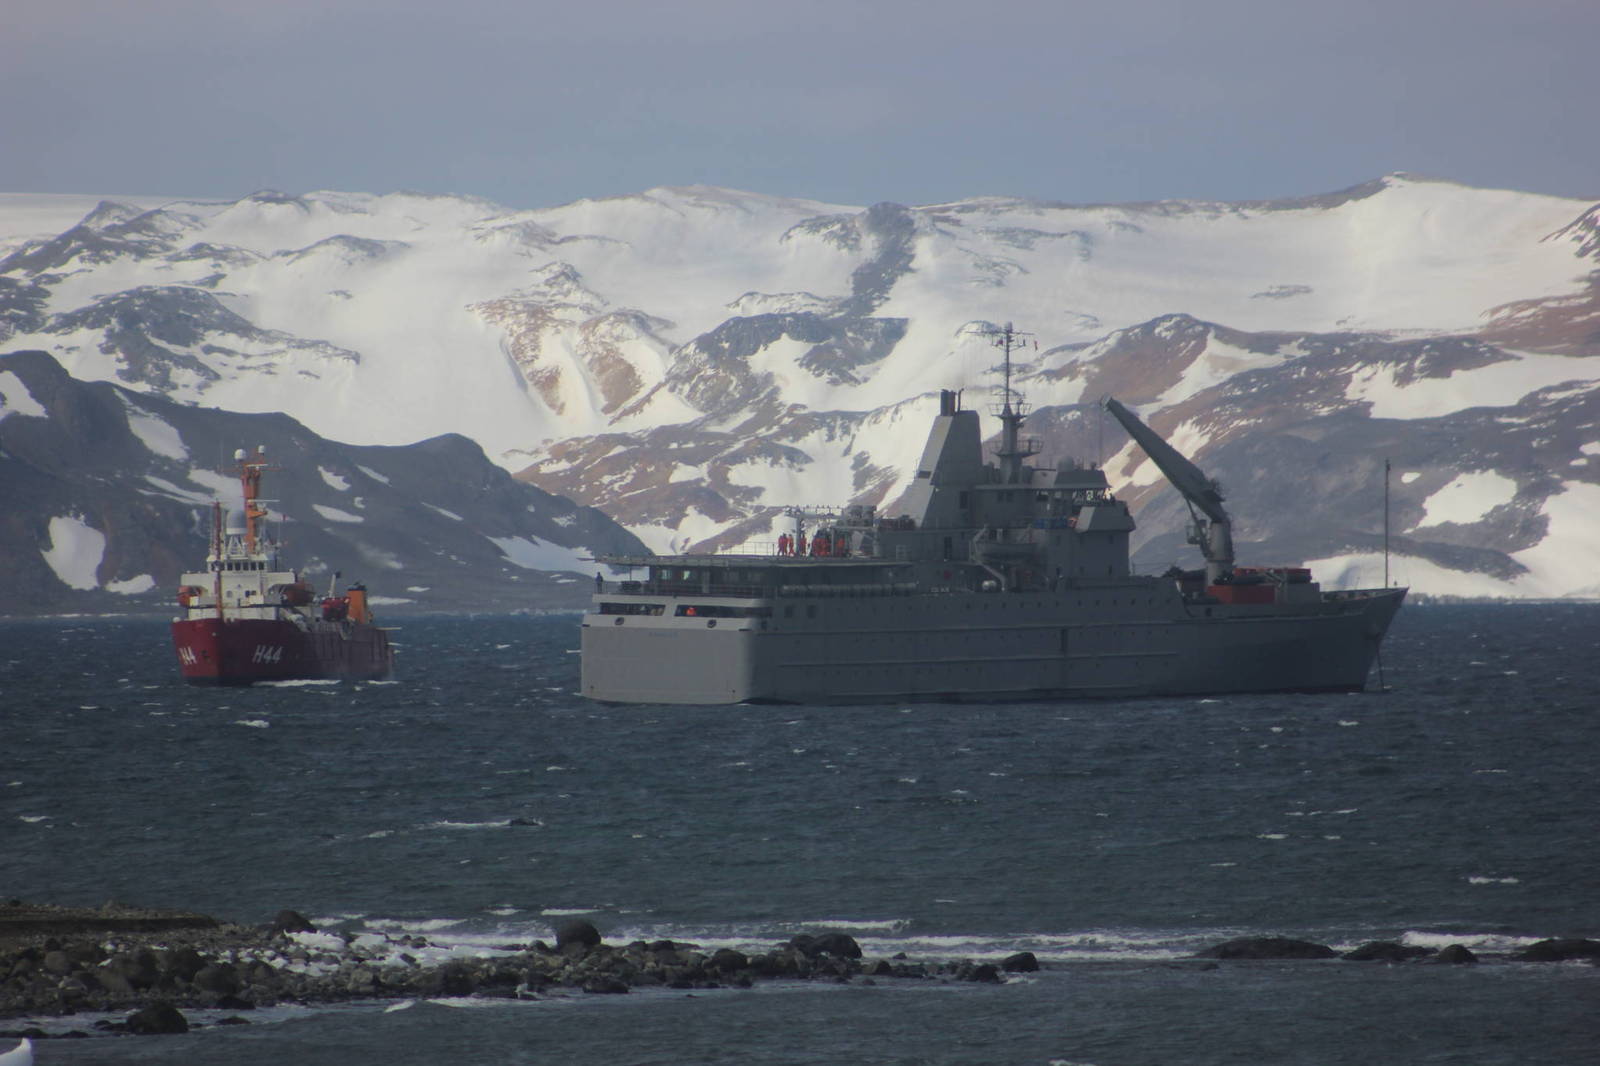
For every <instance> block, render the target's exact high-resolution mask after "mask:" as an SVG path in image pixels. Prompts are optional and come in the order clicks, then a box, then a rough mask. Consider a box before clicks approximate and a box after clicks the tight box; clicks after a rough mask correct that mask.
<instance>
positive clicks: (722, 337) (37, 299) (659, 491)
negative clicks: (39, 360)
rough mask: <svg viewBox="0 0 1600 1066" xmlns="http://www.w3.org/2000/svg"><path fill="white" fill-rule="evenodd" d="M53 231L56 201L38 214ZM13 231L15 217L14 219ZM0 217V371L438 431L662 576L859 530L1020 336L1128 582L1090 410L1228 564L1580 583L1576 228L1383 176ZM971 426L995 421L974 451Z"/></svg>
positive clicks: (373, 432) (1156, 549) (318, 200)
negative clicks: (1248, 197) (925, 202)
mask: <svg viewBox="0 0 1600 1066" xmlns="http://www.w3.org/2000/svg"><path fill="white" fill-rule="evenodd" d="M50 206H51V207H52V209H53V210H54V211H55V212H56V214H55V215H54V216H52V218H54V219H57V220H58V219H59V218H60V217H61V214H60V212H61V210H62V208H63V206H64V205H62V204H61V203H59V202H56V203H53V204H52V205H50ZM30 211H35V212H36V213H33V214H30V213H29V212H30ZM44 218H45V216H44V215H43V214H42V213H38V209H37V208H36V206H35V205H30V202H29V201H27V200H25V199H24V198H8V197H3V196H0V255H4V258H3V259H0V350H17V349H20V348H39V349H43V350H45V351H48V352H50V353H51V354H52V355H53V356H54V357H55V358H56V359H57V360H59V361H60V362H61V364H62V365H63V366H64V367H66V368H67V369H68V370H69V371H70V373H71V374H73V375H74V376H76V377H78V378H81V379H85V380H98V381H114V382H117V383H118V384H121V385H124V386H126V387H128V388H131V389H136V390H140V391H143V392H147V393H151V394H158V393H159V394H162V395H165V396H168V397H170V398H173V399H175V400H179V401H183V402H187V403H193V404H201V405H206V406H211V407H219V408H224V409H228V410H232V411H253V412H264V411H283V412H287V413H289V414H290V415H292V416H293V417H295V418H296V419H299V420H300V421H302V422H304V423H305V424H306V425H307V426H308V427H309V428H310V429H311V430H313V431H315V432H316V433H319V434H321V435H323V436H325V437H329V438H332V439H336V440H340V441H347V442H350V443H353V444H359V445H397V444H404V443H409V442H412V441H415V440H417V439H419V438H424V437H430V436H434V435H438V434H445V433H459V434H462V435H465V436H468V437H470V438H471V439H473V440H475V441H476V442H478V443H479V444H480V445H481V446H482V447H483V448H484V450H485V451H486V452H487V453H488V455H489V456H490V457H491V458H492V459H493V460H495V461H496V462H498V463H500V464H501V465H503V466H505V467H506V468H508V469H510V470H513V471H517V472H518V473H519V476H521V477H523V478H524V479H526V480H528V481H531V482H533V483H535V484H538V485H540V486H542V487H544V488H546V489H549V490H551V491H554V492H559V493H562V494H564V495H566V496H570V497H571V498H573V499H575V500H578V501H580V502H583V503H586V504H592V505H596V506H599V507H600V508H602V509H603V510H605V511H606V512H607V513H609V514H611V515H612V516H613V517H615V518H617V519H618V520H619V521H621V522H623V523H624V524H625V525H627V526H629V527H630V528H631V529H632V530H633V531H634V532H636V533H637V534H639V535H640V536H641V537H643V538H644V540H645V541H646V542H647V543H649V544H651V545H652V546H653V547H656V548H657V549H666V548H669V547H672V548H682V547H688V546H691V545H705V544H715V545H723V546H726V545H731V544H735V543H738V542H740V541H743V540H745V539H747V538H757V539H760V538H763V537H770V536H771V533H772V530H773V523H774V521H775V520H776V515H777V513H778V511H779V509H780V508H781V507H783V506H784V505H787V504H790V503H803V504H811V505H816V504H839V503H843V502H845V501H846V500H847V499H849V500H856V501H863V502H872V503H877V504H880V505H882V506H888V507H891V508H892V503H893V501H894V499H895V498H896V497H897V496H898V495H899V494H900V492H901V491H902V490H903V489H904V487H905V485H906V483H907V480H908V479H909V477H910V476H911V475H912V474H913V473H914V467H915V464H916V459H917V456H918V454H919V453H920V449H921V445H922V439H923V435H924V429H925V425H926V421H927V418H928V417H929V415H930V414H931V413H932V410H933V404H934V402H935V401H934V399H933V396H934V394H935V393H936V391H937V390H938V389H940V388H966V389H968V390H969V393H968V403H969V405H974V404H975V402H976V399H977V396H978V392H977V391H976V390H982V389H984V388H986V387H987V386H988V385H989V384H991V383H992V380H993V379H992V377H991V375H990V374H989V373H988V371H989V370H990V368H991V367H992V365H993V363H994V362H995V358H996V356H995V353H994V351H993V349H992V348H991V347H990V346H989V344H988V341H987V338H986V337H985V336H983V334H982V332H981V330H982V329H983V328H984V327H985V326H987V325H990V324H994V323H1001V322H1007V321H1010V322H1014V323H1015V324H1016V325H1017V327H1018V328H1020V329H1023V330H1027V331H1029V332H1030V333H1031V334H1033V336H1034V338H1035V339H1036V340H1037V342H1038V345H1039V347H1038V349H1037V351H1036V352H1035V351H1030V352H1029V353H1028V354H1029V358H1028V360H1027V361H1026V363H1025V364H1024V365H1023V366H1022V367H1021V368H1020V374H1019V380H1018V382H1017V383H1018V385H1019V386H1020V388H1021V389H1022V390H1023V391H1024V392H1025V393H1026V395H1027V399H1028V401H1029V402H1030V404H1031V405H1032V407H1033V415H1032V417H1031V419H1030V420H1029V423H1028V425H1027V427H1026V430H1025V432H1026V433H1028V434H1029V435H1030V436H1036V437H1039V438H1041V439H1042V443H1043V445H1044V450H1043V456H1044V457H1047V458H1049V457H1056V456H1065V455H1072V456H1075V457H1079V458H1084V459H1089V460H1094V461H1103V462H1105V463H1106V465H1107V469H1108V472H1109V473H1110V475H1111V477H1112V480H1113V484H1114V486H1115V487H1116V488H1117V490H1118V491H1119V492H1120V493H1122V494H1124V495H1127V496H1129V497H1130V499H1132V501H1133V502H1134V503H1135V505H1136V507H1137V508H1138V517H1139V521H1140V525H1141V530H1140V534H1139V536H1140V538H1141V539H1140V540H1139V541H1138V543H1139V545H1140V547H1139V552H1138V555H1137V557H1136V561H1137V562H1139V563H1141V564H1142V565H1143V566H1145V567H1146V568H1156V569H1164V568H1165V567H1166V566H1167V565H1170V564H1171V563H1172V562H1174V561H1179V560H1187V559H1188V558H1189V555H1188V552H1189V549H1188V548H1186V547H1185V546H1184V545H1183V544H1182V535H1181V529H1182V525H1183V521H1182V519H1183V518H1184V513H1183V508H1182V504H1181V501H1180V500H1179V499H1178V498H1177V496H1176V494H1175V493H1173V492H1172V491H1171V490H1170V489H1167V488H1166V487H1165V486H1164V485H1162V484H1161V483H1160V479H1159V475H1158V473H1157V472H1156V471H1155V469H1154V467H1153V464H1150V463H1148V462H1146V461H1144V460H1143V459H1142V457H1141V456H1139V455H1138V454H1136V453H1135V452H1134V451H1133V450H1132V449H1131V447H1129V446H1128V445H1127V442H1126V438H1125V437H1124V436H1123V435H1122V434H1121V433H1120V430H1118V429H1116V427H1115V423H1109V424H1108V420H1106V419H1104V418H1102V417H1101V416H1100V415H1099V414H1098V413H1097V408H1096V407H1095V406H1094V403H1095V401H1097V400H1098V399H1099V398H1100V397H1101V396H1103V395H1106V394H1114V395H1116V396H1118V397H1119V398H1120V399H1122V400H1123V401H1124V402H1126V403H1129V404H1130V405H1131V406H1134V407H1135V408H1136V409H1137V410H1139V412H1140V413H1141V414H1142V415H1144V416H1145V417H1146V419H1147V420H1148V421H1150V422H1151V423H1152V424H1154V425H1155V426H1156V427H1157V428H1159V429H1161V430H1162V431H1163V432H1165V433H1166V434H1167V435H1168V436H1169V438H1170V439H1171V440H1172V441H1173V442H1174V443H1175V444H1176V445H1177V446H1178V447H1180V448H1181V449H1183V450H1185V451H1186V452H1187V453H1188V454H1190V455H1191V457H1192V458H1194V459H1195V460H1196V461H1197V462H1198V463H1199V464H1200V465H1201V466H1202V467H1203V468H1204V469H1206V470H1207V472H1208V473H1210V474H1211V475H1213V476H1215V477H1217V478H1218V479H1219V480H1221V481H1222V482H1223V483H1224V486H1225V488H1226V489H1227V490H1228V492H1229V496H1230V501H1231V502H1230V506H1231V508H1232V510H1233V512H1234V514H1235V520H1236V532H1235V535H1236V537H1237V539H1238V540H1239V541H1240V542H1241V543H1240V556H1241V559H1242V560H1243V561H1249V562H1262V563H1265V562H1271V563H1298V562H1306V561H1310V562H1312V563H1313V564H1314V565H1318V566H1319V569H1320V571H1321V573H1322V576H1323V577H1324V578H1325V579H1327V580H1330V581H1335V582H1339V581H1342V582H1345V583H1350V584H1355V583H1373V582H1376V581H1378V580H1380V579H1381V576H1382V561H1381V556H1380V552H1381V546H1382V540H1383V537H1382V530H1383V515H1382V508H1383V495H1384V493H1383V466H1384V460H1385V459H1389V460H1391V462H1392V464H1393V469H1394V476H1393V479H1392V483H1391V515H1392V518H1391V524H1390V528H1391V531H1392V538H1391V544H1392V547H1393V550H1394V553H1395V556H1394V560H1393V569H1394V576H1395V578H1396V579H1397V580H1399V581H1404V582H1409V583H1410V584H1412V585H1413V587H1415V588H1417V589H1419V590H1420V591H1426V592H1434V593H1455V594H1465V595H1508V596H1559V595H1596V594H1600V443H1597V442H1600V415H1597V411H1596V395H1597V390H1600V205H1595V204H1591V203H1588V202H1585V201H1576V200H1569V199H1562V198H1557V197H1549V196H1538V195H1532V194H1526V193H1519V192H1512V191H1502V190H1488V189H1475V188H1469V187H1465V186H1461V185H1457V184H1453V183H1449V182H1443V181H1434V180H1426V179H1420V178H1416V177H1411V176H1406V175H1391V176H1389V177H1386V178H1383V179H1381V180H1378V181H1374V182H1370V183H1368V184H1365V185H1361V186H1357V187H1355V188H1352V189H1348V190H1345V191H1343V192H1339V193H1334V194H1329V195H1324V196H1316V197H1308V198H1304V199H1298V200H1285V201H1271V202H1257V203H1231V204H1228V203H1195V202H1162V203H1153V204H1120V205H1068V204H1052V203H1037V202H1028V201H1020V200H1010V199H996V198H989V199H977V200H968V201H962V202H960V203H954V204H943V205H934V206H924V207H904V206H900V205H896V204H878V205H876V206H873V207H870V208H865V209H863V208H858V207H847V206H840V205H829V204H822V203H816V202H811V201H801V200H791V199H781V198H776V197H768V196H761V195H757V194H751V193H742V192H736V191H731V190H725V189H715V188H705V187H694V188H687V189H656V190H651V191H649V192H646V193H642V194H639V195H636V196H628V197H620V198H614V199H607V200H585V201H579V202H577V203H573V204H567V205H564V206H561V207H555V208H550V209H545V210H536V211H512V210H508V209H505V208H501V207H498V206H496V205H494V204H491V203H487V202H484V201H481V200H473V199H467V198H460V197H425V196H417V195H408V194H396V195H390V196H366V195H355V194H344V193H315V194H309V195H305V196H285V195H280V194H275V193H261V194H257V195H254V196H250V197H246V198H244V199H242V200H239V201H235V202H231V203H193V202H174V203H169V204H164V205H161V206H159V207H156V208H154V209H149V208H148V205H145V204H135V205H123V204H119V203H116V202H110V201H108V202H105V203H102V204H99V205H98V206H93V207H92V210H88V211H87V213H86V214H85V216H84V217H83V218H82V220H81V221H80V222H78V223H77V224H76V225H74V226H71V227H69V228H66V229H64V230H57V231H54V232H52V231H51V228H50V226H49V225H48V224H46V223H45V221H44ZM991 428H996V427H991Z"/></svg>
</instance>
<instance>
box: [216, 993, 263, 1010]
mask: <svg viewBox="0 0 1600 1066" xmlns="http://www.w3.org/2000/svg"><path fill="white" fill-rule="evenodd" d="M212 1006H213V1007H216V1008H217V1009H218V1010H255V1009H256V1005H255V1004H254V1003H252V1002H250V1001H249V1000H248V999H240V998H239V997H238V996H218V997H217V1001H216V1002H215V1003H213V1004H212Z"/></svg>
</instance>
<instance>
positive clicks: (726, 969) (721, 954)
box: [706, 948, 750, 973]
mask: <svg viewBox="0 0 1600 1066" xmlns="http://www.w3.org/2000/svg"><path fill="white" fill-rule="evenodd" d="M749 968H750V958H749V956H747V955H746V954H745V953H744V952H742V951H735V950H733V949H732V948H718V949H717V950H716V951H715V952H713V953H712V955H711V958H710V959H709V960H708V961H707V962H706V969H707V970H709V971H710V972H712V973H734V972H736V971H738V970H748V969H749Z"/></svg>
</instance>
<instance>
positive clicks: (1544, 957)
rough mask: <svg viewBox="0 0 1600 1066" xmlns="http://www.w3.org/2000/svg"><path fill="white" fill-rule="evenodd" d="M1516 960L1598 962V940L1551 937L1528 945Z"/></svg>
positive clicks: (1599, 953) (1599, 952)
mask: <svg viewBox="0 0 1600 1066" xmlns="http://www.w3.org/2000/svg"><path fill="white" fill-rule="evenodd" d="M1516 958H1518V959H1520V960H1522V961H1523V962H1567V961H1569V960H1571V959H1594V960H1596V961H1600V940H1584V939H1582V938H1579V937H1552V938H1551V939H1549V940H1541V941H1539V942H1538V943H1537V944H1530V945H1528V948H1527V950H1526V951H1524V952H1522V954H1520V955H1517V956H1516Z"/></svg>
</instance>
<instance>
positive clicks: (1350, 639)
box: [582, 327, 1406, 704]
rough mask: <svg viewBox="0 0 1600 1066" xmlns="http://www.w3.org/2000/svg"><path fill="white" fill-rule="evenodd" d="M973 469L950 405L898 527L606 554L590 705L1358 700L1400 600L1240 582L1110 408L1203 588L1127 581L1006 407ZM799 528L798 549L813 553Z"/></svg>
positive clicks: (1222, 546)
mask: <svg viewBox="0 0 1600 1066" xmlns="http://www.w3.org/2000/svg"><path fill="white" fill-rule="evenodd" d="M1003 337H1004V346H1005V348H1006V356H1007V358H1006V363H1005V369H1006V378H1007V380H1006V385H1005V388H1004V392H1003V393H1002V397H1003V402H1002V404H1001V407H1000V410H999V412H998V414H999V418H1000V423H1001V427H1002V433H1001V443H1000V446H999V449H998V452H997V454H996V459H997V460H998V461H997V462H995V463H986V462H985V461H984V453H983V445H982V437H981V436H980V434H979V429H978V415H977V413H976V412H975V411H971V410H964V409H963V408H962V404H961V397H960V394H959V393H956V392H949V391H946V392H941V394H940V398H939V414H938V416H937V417H936V418H935V419H934V421H933V427H932V429H931V430H930V432H929V434H928V443H927V445H926V447H925V448H924V449H923V452H922V459H921V462H920V463H919V464H918V467H917V473H916V478H915V480H914V481H913V482H912V484H911V487H910V489H909V490H908V491H907V492H906V493H905V494H904V495H903V496H902V497H901V503H900V507H899V508H898V510H899V513H897V514H895V515H892V516H889V515H880V514H878V513H877V512H876V511H875V510H874V508H873V507H871V506H867V505H851V506H847V507H845V508H843V509H842V510H841V511H840V512H838V513H836V514H832V515H819V514H816V513H808V512H805V511H802V510H800V509H791V511H790V512H789V513H790V514H791V516H792V517H793V518H794V523H795V525H794V532H793V533H792V534H789V533H785V534H783V535H781V536H779V537H778V539H777V541H776V543H775V544H773V545H771V546H770V548H769V549H768V550H767V551H765V552H761V553H749V552H742V553H719V554H704V555H645V556H636V555H608V556H597V557H596V561H597V562H601V563H604V564H607V565H608V566H610V567H611V568H612V569H613V572H617V571H619V570H620V571H623V572H626V573H628V574H630V575H632V577H633V578H634V579H630V580H624V581H615V582H602V581H601V580H600V579H599V577H598V576H597V579H596V584H597V586H598V588H597V590H596V594H595V597H594V601H593V604H592V606H591V607H590V609H589V611H588V612H587V613H585V615H584V617H583V629H582V675H583V676H582V692H583V695H585V696H588V697H591V698H593V699H596V700H606V701H613V702H619V703H669V704H724V703H742V702H748V703H758V702H783V703H789V702H792V703H834V704H854V703H881V702H888V701H905V700H921V701H997V700H1005V701H1021V700H1044V699H1069V698H1084V697H1103V698H1104V697H1128V696H1163V695H1196V694H1216V693H1232V692H1279V691H1282V692H1337V691H1351V690H1358V689H1361V688H1363V687H1364V686H1365V685H1366V683H1367V676H1368V673H1369V671H1370V670H1371V668H1372V664H1373V661H1374V659H1375V658H1376V657H1377V654H1378V648H1379V645H1380V643H1381V642H1382V640H1383V637H1384V634H1385V632H1386V631H1387V630H1388V628H1389V623H1390V621H1391V620H1392V619H1393V618H1394V615H1395V612H1396V611H1397V610H1398V609H1399V607H1400V602H1401V600H1402V599H1404V597H1405V593H1406V590H1405V589H1403V588H1378V589H1361V590H1354V591H1338V592H1335V591H1324V590H1322V589H1321V588H1320V586H1319V585H1318V584H1317V583H1316V582H1314V581H1313V580H1312V579H1311V574H1310V572H1309V571H1308V570H1306V569H1304V568H1299V567H1262V568H1246V567H1241V566H1235V565H1234V553H1233V540H1232V536H1231V531H1230V528H1231V527H1230V522H1229V518H1228V514H1227V511H1226V510H1225V509H1224V507H1223V497H1222V493H1221V492H1220V490H1219V489H1218V487H1217V485H1216V483H1215V482H1213V481H1210V480H1209V479H1207V478H1206V477H1205V475H1204V474H1203V473H1201V471H1200V470H1199V469H1198V468H1197V467H1195V466H1194V464H1193V463H1191V462H1190V461H1189V460H1188V459H1186V458H1184V456H1182V455H1181V454H1179V453H1178V452H1177V451H1176V450H1175V449H1174V448H1172V447H1171V446H1170V445H1169V444H1167V443H1166V441H1164V440H1162V439H1161V437H1160V436H1159V435H1158V434H1156V433H1155V432H1154V431H1152V430H1151V429H1150V428H1149V427H1148V426H1146V425H1145V424H1144V423H1143V422H1141V421H1140V420H1139V419H1138V417H1137V416H1136V415H1134V414H1133V413H1132V412H1131V411H1129V410H1128V409H1127V408H1126V407H1124V406H1123V405H1122V404H1120V403H1118V402H1117V401H1116V400H1115V399H1110V398H1107V399H1106V400H1104V401H1103V402H1104V406H1105V408H1106V410H1108V411H1109V412H1110V413H1111V414H1112V415H1113V416H1115V417H1116V419H1117V420H1118V421H1119V422H1121V423H1122V425H1123V426H1124V427H1125V428H1126V429H1127V431H1128V433H1129V434H1130V435H1131V436H1132V437H1133V438H1134V440H1135V441H1137V442H1138V444H1139V445H1140V447H1142V448H1143V449H1144V451H1145V453H1146V454H1147V455H1149V457H1150V458H1151V459H1152V460H1153V461H1154V462H1155V463H1156V464H1157V465H1158V466H1159V467H1160V469H1161V471H1162V473H1164V474H1165V475H1166V477H1167V479H1168V480H1169V481H1171V482H1172V484H1173V485H1174V486H1175V487H1176V488H1177V489H1178V490H1179V491H1180V492H1182V494H1183V495H1184V497H1185V498H1186V500H1187V501H1188V503H1189V505H1190V510H1191V513H1192V516H1193V518H1194V522H1193V525H1192V526H1191V527H1190V530H1189V540H1190V542H1191V543H1193V544H1195V545H1197V546H1198V547H1199V549H1200V552H1201V555H1202V556H1203V558H1204V560H1205V569H1204V570H1203V571H1202V570H1195V571H1172V572H1169V573H1167V574H1165V575H1162V576H1141V575H1137V574H1133V573H1131V572H1130V571H1129V566H1128V535H1129V534H1130V533H1132V532H1133V529H1134V522H1133V517H1132V515H1130V514H1129V513H1128V507H1127V504H1125V503H1123V502H1122V501H1121V500H1118V499H1116V498H1115V497H1114V496H1113V495H1112V493H1111V490H1110V486H1109V485H1108V483H1107V481H1106V477H1105V474H1104V472H1103V471H1101V470H1100V469H1098V468H1096V467H1094V466H1091V465H1080V464H1077V463H1073V462H1067V463H1063V464H1061V465H1060V466H1058V467H1056V468H1054V469H1050V468H1045V467H1039V466H1033V465H1030V464H1029V463H1028V462H1027V460H1028V459H1030V458H1031V457H1032V456H1034V455H1035V454H1037V452H1038V448H1037V445H1036V444H1035V443H1034V442H1032V441H1029V440H1026V439H1024V438H1023V437H1022V436H1021V432H1020V431H1021V428H1022V424H1023V421H1024V418H1025V416H1026V407H1025V405H1024V404H1023V403H1022V402H1021V399H1020V397H1019V396H1018V395H1017V394H1016V393H1014V392H1013V390H1012V389H1011V387H1010V367H1011V360H1010V351H1011V346H1012V344H1013V343H1014V341H1013V335H1012V332H1011V330H1010V328H1009V327H1007V328H1006V330H1005V331H1004V334H1003ZM808 527H809V536H808Z"/></svg>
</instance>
